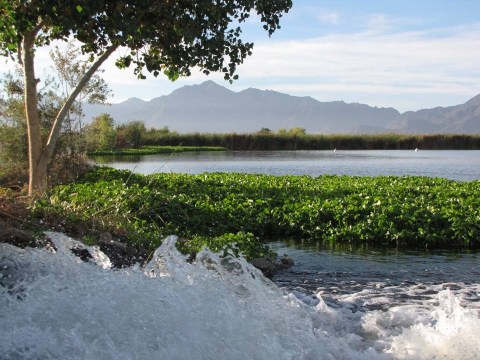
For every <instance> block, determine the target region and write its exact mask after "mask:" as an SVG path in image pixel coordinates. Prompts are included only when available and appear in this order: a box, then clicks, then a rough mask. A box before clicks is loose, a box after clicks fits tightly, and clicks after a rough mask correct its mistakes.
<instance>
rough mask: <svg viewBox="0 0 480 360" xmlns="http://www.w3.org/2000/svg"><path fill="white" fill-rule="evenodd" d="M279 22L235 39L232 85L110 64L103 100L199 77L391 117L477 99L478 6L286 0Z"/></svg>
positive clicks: (440, 1) (249, 28) (469, 2)
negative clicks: (248, 48) (241, 54)
mask: <svg viewBox="0 0 480 360" xmlns="http://www.w3.org/2000/svg"><path fill="white" fill-rule="evenodd" d="M281 23H282V28H281V29H280V30H278V31H277V32H276V33H275V34H274V35H273V36H272V37H271V38H269V37H268V35H267V34H266V33H265V32H264V31H263V30H262V27H261V24H260V23H259V21H258V19H255V18H254V19H252V20H250V21H249V22H248V24H246V25H245V26H244V36H243V38H244V40H245V41H254V42H255V46H254V49H253V56H251V57H249V58H247V59H246V61H245V63H244V64H243V65H241V66H240V67H239V69H238V74H239V76H240V79H239V80H238V81H236V82H235V83H234V84H233V85H229V84H228V83H227V82H225V81H224V80H223V77H222V76H221V75H220V74H212V75H210V76H208V77H207V76H205V75H202V74H200V73H197V72H194V74H193V75H192V76H191V77H189V78H182V79H180V80H177V81H176V82H173V83H172V82H170V81H168V80H167V79H166V78H165V77H159V78H157V79H155V78H154V77H153V76H150V77H148V79H147V80H137V78H136V77H135V76H134V75H133V73H132V71H131V70H130V71H129V70H122V71H120V70H117V69H115V68H114V66H113V65H112V64H113V61H111V62H109V63H108V64H107V66H106V71H105V73H104V77H105V79H106V80H107V81H108V83H109V84H110V86H111V88H112V90H113V92H114V98H113V99H112V102H119V101H123V100H126V99H127V98H130V97H138V98H141V99H145V100H149V99H152V98H154V97H158V96H161V95H168V94H169V93H171V92H172V91H173V90H174V89H176V88H179V87H181V86H184V85H189V84H198V83H201V82H203V81H206V80H214V81H216V82H217V83H219V84H221V85H224V86H226V87H228V88H230V89H232V90H234V91H240V90H243V89H245V88H248V87H255V88H260V89H271V90H276V91H280V92H284V93H288V94H291V95H298V96H312V97H313V98H315V99H317V100H320V101H333V100H344V101H346V102H359V103H366V104H369V105H372V106H379V107H389V106H392V107H395V108H396V109H398V110H400V111H407V110H417V109H421V108H432V107H435V106H448V105H456V104H460V103H463V102H465V101H467V100H469V99H470V98H472V97H473V96H475V95H477V94H479V93H480V0H455V1H453V0H337V1H333V0H330V1H322V0H317V1H314V0H293V9H292V10H291V11H290V12H289V13H288V14H286V15H285V16H284V17H283V18H282V22H281ZM39 56H40V57H41V56H42V55H41V54H39ZM39 66H41V65H39ZM37 71H38V70H37Z"/></svg>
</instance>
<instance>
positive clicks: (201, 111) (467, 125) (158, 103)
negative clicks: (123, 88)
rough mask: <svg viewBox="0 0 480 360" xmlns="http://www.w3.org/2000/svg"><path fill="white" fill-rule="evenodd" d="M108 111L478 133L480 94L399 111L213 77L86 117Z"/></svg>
mask: <svg viewBox="0 0 480 360" xmlns="http://www.w3.org/2000/svg"><path fill="white" fill-rule="evenodd" d="M100 113H109V114H111V116H112V117H113V118H114V119H115V121H116V122H117V123H124V122H128V121H132V120H142V121H144V122H145V124H146V126H147V127H155V128H162V127H164V126H168V127H169V128H170V129H172V130H175V131H179V132H213V133H215V132H253V131H258V130H260V129H261V128H269V129H271V130H273V131H276V130H278V129H281V128H293V127H302V128H305V129H306V131H307V132H309V133H322V134H328V133H379V132H380V133H381V132H392V131H394V132H398V133H424V134H428V133H465V134H472V133H477V134H478V133H480V121H479V120H480V95H477V96H475V97H474V98H472V99H470V100H469V101H467V102H466V103H465V104H462V105H457V106H450V107H446V108H441V107H438V108H435V109H426V110H419V111H415V112H406V113H404V114H400V113H399V112H398V111H397V110H395V109H393V108H378V107H372V106H369V105H365V104H360V103H352V104H350V103H345V102H344V101H341V100H339V101H330V102H321V101H318V100H316V99H314V98H312V97H310V96H303V97H300V96H293V95H289V94H285V93H280V92H277V91H274V90H260V89H256V88H248V89H245V90H242V91H239V92H234V91H232V90H230V89H228V88H226V87H224V86H221V85H219V84H218V83H216V82H215V81H212V80H207V81H204V82H202V83H200V84H197V85H186V86H183V87H181V88H178V89H176V90H175V91H173V92H172V93H171V94H169V95H164V96H160V97H157V98H154V99H152V100H150V101H143V100H140V99H138V98H130V99H128V100H127V101H125V102H123V103H120V104H113V105H111V106H100V105H97V106H89V105H85V114H86V117H87V119H91V118H92V117H95V116H98V115H99V114H100Z"/></svg>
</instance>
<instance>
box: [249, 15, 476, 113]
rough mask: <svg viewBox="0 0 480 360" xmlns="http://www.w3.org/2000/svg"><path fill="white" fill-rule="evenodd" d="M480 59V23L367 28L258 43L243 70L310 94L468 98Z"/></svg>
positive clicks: (292, 90) (251, 76)
mask: <svg viewBox="0 0 480 360" xmlns="http://www.w3.org/2000/svg"><path fill="white" fill-rule="evenodd" d="M479 58H480V24H479V25H476V26H471V27H468V28H465V27H459V28H452V29H438V30H435V31H423V32H402V33H374V32H368V31H367V32H362V33H357V34H347V35H329V36H324V37H319V38H315V39H306V40H298V41H289V42H265V43H262V44H257V46H256V48H255V50H254V55H253V58H252V59H249V60H248V61H247V63H246V64H245V65H244V66H243V67H242V69H241V74H245V76H248V78H249V79H251V80H252V81H254V80H258V81H259V82H260V81H261V79H263V82H270V83H271V84H272V86H270V87H271V88H274V89H277V88H276V87H275V85H274V84H284V85H282V86H281V88H280V86H279V87H278V89H279V90H281V91H288V90H289V89H290V92H294V91H295V90H296V89H297V90H298V89H299V88H302V89H311V91H312V93H311V95H312V96H314V97H315V93H313V92H314V90H315V89H317V90H316V93H317V94H318V93H319V92H320V91H322V92H326V91H330V92H335V93H336V95H338V94H339V93H341V92H342V91H359V92H369V93H375V92H377V93H379V94H383V95H385V93H390V94H391V95H392V96H399V94H400V95H401V94H412V95H413V94H425V93H430V94H436V93H438V94H448V93H451V94H453V95H460V94H463V95H464V96H467V97H468V96H474V95H475V94H477V93H478V92H480V68H479V66H478V59H479ZM267 79H268V80H267ZM285 84H290V86H287V85H285ZM317 97H319V96H317ZM393 102H394V101H392V103H393ZM411 105H413V104H411ZM414 107H415V108H418V107H422V104H418V105H417V106H414Z"/></svg>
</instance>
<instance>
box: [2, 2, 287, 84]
mask: <svg viewBox="0 0 480 360" xmlns="http://www.w3.org/2000/svg"><path fill="white" fill-rule="evenodd" d="M291 6H292V1H291V0H196V1H192V0H175V1H173V0H113V1H105V0H74V1H63V0H29V1H27V0H0V54H2V55H4V56H10V57H12V58H13V57H15V56H17V52H18V50H19V44H20V43H21V40H22V37H23V36H24V35H25V34H26V33H29V32H32V31H33V30H34V29H35V28H38V26H40V27H41V32H40V33H39V35H38V36H37V37H36V46H37V47H39V46H44V45H48V44H50V42H51V41H52V40H58V39H59V40H66V39H67V38H69V37H72V36H73V37H74V38H75V39H77V40H78V41H80V42H81V43H82V51H83V52H84V53H86V54H90V55H91V56H92V57H93V56H95V55H99V54H101V53H103V52H104V51H105V50H106V49H107V48H108V47H110V46H112V45H113V46H119V47H126V48H128V49H129V50H128V53H127V54H126V55H123V56H121V57H120V58H119V59H118V60H117V62H116V64H117V66H118V67H120V68H127V67H130V66H133V67H134V73H135V74H136V75H137V76H138V77H139V78H144V77H145V75H144V71H145V70H146V71H148V72H151V73H153V74H154V75H155V76H158V75H159V74H160V73H161V72H163V73H164V74H165V75H167V76H168V77H169V78H170V79H172V80H174V79H176V78H177V77H178V76H181V75H182V76H188V75H190V68H192V67H196V66H198V67H199V68H201V69H202V70H203V72H204V73H206V74H208V73H209V72H211V71H221V72H223V73H224V77H225V79H226V80H231V79H235V78H236V76H235V75H234V73H235V70H236V66H237V65H239V64H241V63H242V62H243V60H244V59H245V58H246V57H247V56H248V55H250V54H251V50H252V47H253V43H249V42H245V43H244V42H243V41H242V39H241V38H240V36H241V33H242V30H241V28H240V26H239V25H240V24H241V23H242V22H244V21H245V20H246V19H247V18H248V17H250V15H251V14H253V13H256V14H257V15H258V16H259V18H260V20H261V21H262V23H263V24H264V25H263V27H264V29H265V30H266V31H267V32H268V34H269V35H271V34H272V33H273V32H274V31H275V30H276V29H277V28H280V26H279V20H280V17H281V16H282V13H283V12H288V10H289V9H290V8H291Z"/></svg>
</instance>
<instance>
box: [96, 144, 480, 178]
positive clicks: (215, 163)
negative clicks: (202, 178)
mask: <svg viewBox="0 0 480 360" xmlns="http://www.w3.org/2000/svg"><path fill="white" fill-rule="evenodd" d="M95 161H97V162H98V163H103V164H105V165H108V166H111V167H114V168H117V169H128V170H132V171H135V172H138V173H142V174H152V173H157V172H175V173H189V174H198V173H203V172H244V173H261V174H272V175H287V174H288V175H311V176H319V175H322V174H336V175H354V176H378V175H400V176H402V175H419V176H430V177H445V178H449V179H454V180H462V181H470V180H477V179H480V151H477V150H471V151H460V150H457V151H427V150H425V151H422V150H420V151H418V152H415V151H413V150H386V151H385V150H378V151H377V150H369V151H340V150H338V151H335V152H334V151H225V152H198V153H179V154H172V155H163V154H162V155H147V156H137V157H132V156H129V157H116V158H112V157H97V158H95Z"/></svg>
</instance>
